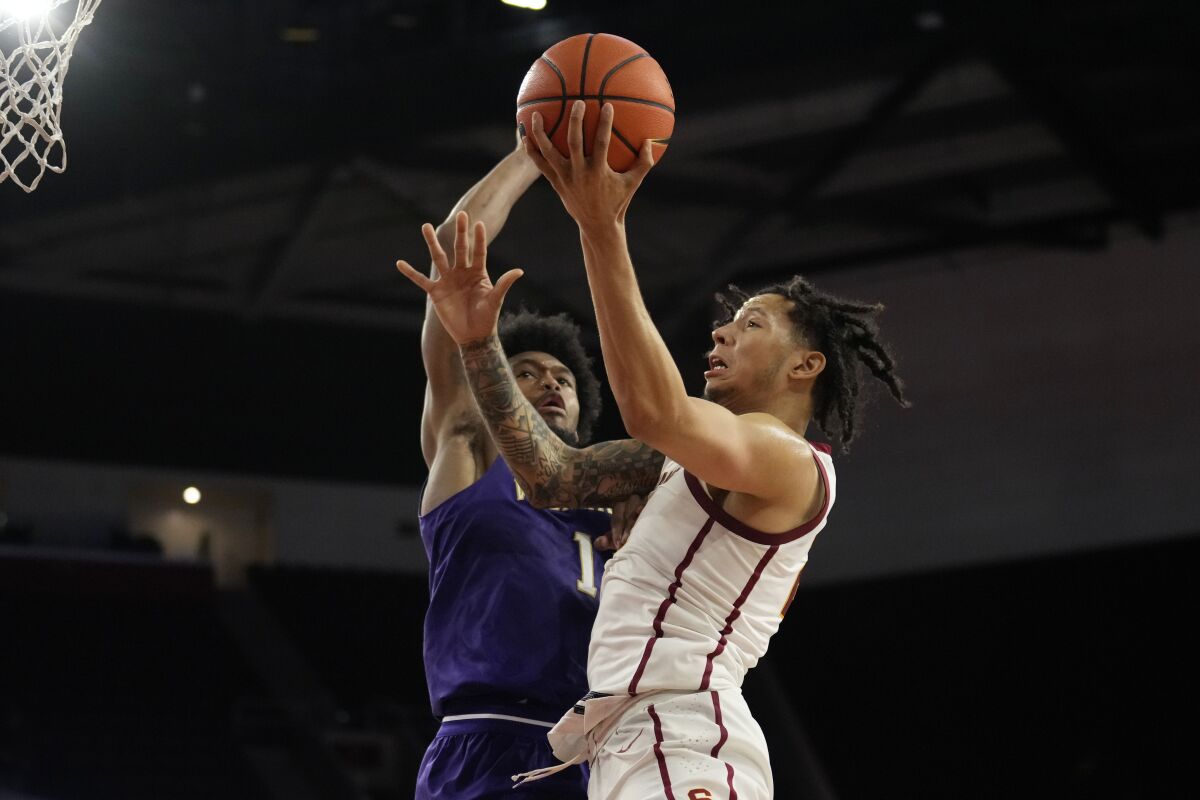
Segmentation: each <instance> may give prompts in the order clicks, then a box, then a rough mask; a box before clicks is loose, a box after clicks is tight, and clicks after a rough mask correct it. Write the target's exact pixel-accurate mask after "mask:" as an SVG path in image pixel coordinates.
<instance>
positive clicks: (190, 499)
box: [183, 486, 200, 506]
mask: <svg viewBox="0 0 1200 800" xmlns="http://www.w3.org/2000/svg"><path fill="white" fill-rule="evenodd" d="M183 502H185V503H187V504H188V505H189V506H194V505H196V503H199V502H200V490H199V489H197V488H196V487H195V486H189V487H187V488H186V489H184V490H183Z"/></svg>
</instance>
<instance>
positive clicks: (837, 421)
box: [716, 275, 909, 452]
mask: <svg viewBox="0 0 1200 800" xmlns="http://www.w3.org/2000/svg"><path fill="white" fill-rule="evenodd" d="M764 294H778V295H782V296H784V297H786V298H787V299H788V300H791V301H792V309H791V311H790V312H789V317H790V318H791V320H792V323H793V324H794V325H795V326H796V333H797V334H798V336H799V337H800V338H801V339H802V340H803V341H804V342H805V343H806V344H807V345H808V346H810V347H813V348H815V349H817V350H819V351H821V352H822V353H823V354H824V355H825V369H824V370H823V371H822V372H821V374H820V375H819V376H817V381H816V383H815V384H814V386H813V419H814V420H816V423H817V426H818V427H819V428H820V429H821V430H822V431H823V432H824V433H825V435H826V436H828V437H829V438H830V440H836V441H837V442H838V444H839V445H840V446H839V449H840V450H841V451H842V452H846V451H847V450H848V449H849V444H850V442H851V441H852V440H853V439H854V436H855V434H856V433H857V429H858V423H859V408H860V405H859V393H860V388H861V377H862V366H863V365H866V367H867V369H868V370H870V372H871V374H872V375H874V376H875V377H876V378H877V379H878V380H880V381H882V382H883V383H884V384H885V385H886V386H887V387H888V390H889V391H890V392H891V395H892V397H894V398H895V399H896V402H897V403H899V404H900V405H901V406H903V407H904V408H908V406H909V402H908V398H906V397H905V396H904V383H903V382H902V381H901V380H900V378H899V376H897V375H896V360H895V358H894V357H893V356H892V353H891V351H890V350H889V349H888V348H887V346H886V345H885V344H884V343H883V342H882V341H880V339H879V328H878V327H877V326H876V325H875V322H874V321H873V320H872V319H871V318H870V317H871V316H872V315H874V314H878V313H879V312H880V311H883V305H881V304H879V303H860V302H858V301H855V300H843V299H841V298H838V297H834V296H833V295H828V294H823V293H822V292H819V291H817V289H816V288H815V287H814V286H813V285H812V284H811V283H809V282H808V281H807V280H805V279H804V278H802V277H800V276H799V275H796V276H793V277H792V278H791V279H790V280H788V281H785V282H783V283H776V284H773V285H771V286H766V287H764V288H762V289H759V290H758V291H756V292H754V293H753V294H747V293H746V292H744V291H742V290H741V289H739V288H738V287H736V286H734V285H733V284H730V285H729V289H728V291H727V292H726V293H722V294H718V295H717V301H718V302H719V303H720V304H721V305H722V306H723V307H724V309H725V312H726V314H727V316H726V318H725V319H724V320H719V321H718V322H717V323H716V324H717V325H718V326H719V325H724V324H725V323H726V322H728V321H729V320H730V319H732V318H733V316H734V314H736V313H737V310H738V309H739V308H741V306H742V305H743V304H744V303H745V302H746V301H747V300H749V299H750V298H751V297H757V296H758V295H764Z"/></svg>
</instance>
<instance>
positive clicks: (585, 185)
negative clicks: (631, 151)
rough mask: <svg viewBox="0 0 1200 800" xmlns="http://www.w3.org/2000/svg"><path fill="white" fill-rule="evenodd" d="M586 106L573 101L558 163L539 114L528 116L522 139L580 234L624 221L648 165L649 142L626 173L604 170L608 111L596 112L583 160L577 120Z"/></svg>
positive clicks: (609, 106)
mask: <svg viewBox="0 0 1200 800" xmlns="http://www.w3.org/2000/svg"><path fill="white" fill-rule="evenodd" d="M585 108H586V106H585V104H584V102H583V101H582V100H576V101H575V103H574V104H573V105H572V106H571V118H570V121H569V123H568V126H567V147H568V149H569V151H570V157H569V158H564V157H563V155H562V154H561V153H559V152H558V150H557V149H555V147H554V145H553V144H552V143H551V142H550V139H549V138H548V137H547V136H546V131H545V128H544V127H543V122H542V115H541V114H539V113H537V112H536V111H535V112H534V114H533V131H532V132H531V133H530V135H529V136H526V137H525V151H526V152H527V153H529V157H530V158H531V159H533V162H534V163H535V164H537V166H538V169H540V170H541V171H542V174H543V175H545V176H546V179H547V180H548V181H550V185H551V186H553V187H554V191H556V192H558V196H559V197H560V198H561V199H562V202H563V205H564V206H566V208H567V213H569V214H570V215H571V216H572V217H573V218H574V219H575V221H576V222H577V223H579V227H580V228H581V229H587V228H589V227H592V226H604V225H611V224H612V223H614V222H618V223H620V222H624V221H625V212H626V210H627V209H628V208H629V202H630V201H631V200H632V199H633V194H634V192H636V191H637V189H638V187H639V186H641V184H642V180H643V179H644V178H645V177H646V173H648V172H649V171H650V168H651V167H653V166H654V155H653V153H652V152H651V149H650V141H649V140H647V141H645V142H643V143H642V149H641V151H639V153H638V160H637V162H636V163H634V165H633V166H632V167H630V168H629V170H628V171H627V172H614V171H613V170H612V168H610V167H609V166H608V143H609V141H611V139H612V123H613V106H612V103H605V104H604V107H603V108H601V109H600V123H599V124H598V125H597V126H596V140H595V142H594V143H593V146H592V155H591V157H590V158H589V157H588V156H585V155H584V153H583V116H584V110H585Z"/></svg>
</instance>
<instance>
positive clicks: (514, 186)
mask: <svg viewBox="0 0 1200 800" xmlns="http://www.w3.org/2000/svg"><path fill="white" fill-rule="evenodd" d="M537 178H538V171H537V168H536V167H534V166H533V163H532V162H531V161H530V160H529V158H528V157H527V156H526V155H525V153H524V152H523V150H522V147H521V146H518V147H517V149H516V150H514V151H513V152H512V153H510V154H509V155H507V156H505V158H504V159H503V160H501V161H500V163H499V164H497V165H496V166H495V167H494V168H493V169H492V171H491V172H489V173H488V174H487V175H486V176H484V177H483V178H482V179H481V180H480V181H479V182H478V183H476V184H475V185H474V186H472V187H471V188H470V189H469V190H467V192H466V194H464V195H463V196H462V197H461V198H460V199H459V201H458V202H457V203H456V204H455V205H454V208H453V209H451V211H450V213H449V214H448V215H447V217H446V220H445V221H444V222H442V224H441V225H439V226H438V227H437V229H436V236H437V240H438V241H439V242H441V244H442V247H443V249H446V250H448V249H450V248H452V247H453V245H454V235H455V220H456V219H457V217H458V215H459V213H460V212H466V213H467V214H469V215H470V216H471V218H473V219H477V220H479V221H481V222H484V223H485V224H486V229H487V232H488V241H489V242H490V241H491V240H493V239H494V238H495V237H496V235H497V234H498V233H499V232H500V229H501V228H503V227H504V223H505V221H507V219H508V214H509V212H510V211H511V210H512V207H513V205H514V204H515V203H516V201H517V200H518V199H520V197H521V196H522V195H523V194H524V193H525V191H526V190H527V189H528V188H529V187H530V185H531V184H533V182H534V181H536V180H537ZM431 229H432V226H431ZM430 274H431V276H432V277H434V278H436V277H437V267H436V265H435V266H433V267H432V268H431V272H430ZM421 356H422V360H423V361H424V366H425V374H426V377H427V379H428V383H427V384H426V390H425V409H424V412H423V413H422V415H421V452H422V453H423V454H424V456H425V463H426V465H427V466H432V464H433V460H434V458H435V457H436V456H437V453H438V449H439V444H440V443H441V442H443V441H445V439H446V438H447V437H449V436H453V435H454V434H455V431H463V430H467V429H470V427H471V423H472V422H473V421H474V422H477V421H478V411H477V410H476V408H475V404H474V402H473V401H472V399H471V393H470V390H469V389H468V388H467V384H466V381H465V380H464V377H463V371H462V362H461V361H460V360H459V357H458V344H457V343H456V342H455V341H454V340H453V339H452V338H451V337H450V336H449V335H448V334H447V333H446V330H445V328H443V327H442V323H441V320H439V319H438V317H437V314H436V313H434V311H433V306H432V305H431V304H428V303H427V304H426V310H425V323H424V326H423V328H422V330H421Z"/></svg>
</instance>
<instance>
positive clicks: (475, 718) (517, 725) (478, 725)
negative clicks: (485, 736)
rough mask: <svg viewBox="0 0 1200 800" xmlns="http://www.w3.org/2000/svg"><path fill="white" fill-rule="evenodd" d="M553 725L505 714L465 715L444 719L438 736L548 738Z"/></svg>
mask: <svg viewBox="0 0 1200 800" xmlns="http://www.w3.org/2000/svg"><path fill="white" fill-rule="evenodd" d="M552 727H553V725H552V724H551V723H549V722H542V721H540V720H535V719H522V718H520V717H511V716H507V715H504V714H463V715H452V716H449V717H442V724H441V727H439V728H438V731H437V734H436V735H437V736H458V735H461V734H464V733H507V734H511V735H517V736H532V737H535V738H538V739H544V738H546V734H547V733H549V732H550V729H551V728H552Z"/></svg>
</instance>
